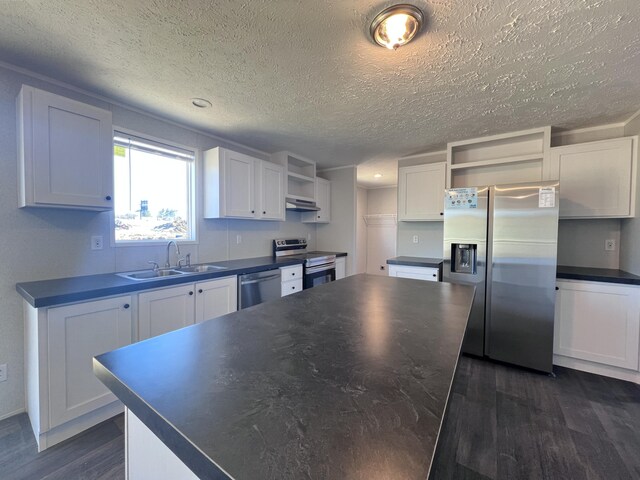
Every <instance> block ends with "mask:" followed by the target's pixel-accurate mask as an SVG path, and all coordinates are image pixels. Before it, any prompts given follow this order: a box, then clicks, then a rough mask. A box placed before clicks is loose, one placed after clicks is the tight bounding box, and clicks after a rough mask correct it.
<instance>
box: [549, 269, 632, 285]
mask: <svg viewBox="0 0 640 480" xmlns="http://www.w3.org/2000/svg"><path fill="white" fill-rule="evenodd" d="M556 278H561V279H565V280H586V281H589V282H607V283H622V284H625V285H640V276H638V275H634V274H632V273H629V272H625V271H624V270H616V269H612V268H591V267H569V266H566V265H558V268H557V271H556Z"/></svg>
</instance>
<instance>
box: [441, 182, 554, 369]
mask: <svg viewBox="0 0 640 480" xmlns="http://www.w3.org/2000/svg"><path fill="white" fill-rule="evenodd" d="M557 242H558V182H538V183H520V184H513V185H494V186H487V187H477V188H476V187H474V188H452V189H448V190H446V191H445V210H444V267H443V277H444V281H445V282H451V283H464V284H471V285H475V286H476V296H475V300H474V304H473V307H472V311H471V315H470V317H469V324H468V327H467V332H466V335H465V339H464V343H463V347H462V350H463V352H465V353H469V354H472V355H478V356H486V357H490V358H492V359H495V360H499V361H503V362H507V363H511V364H515V365H520V366H523V367H528V368H532V369H535V370H540V371H543V372H551V371H552V368H553V364H552V361H553V321H554V308H555V280H556V254H557Z"/></svg>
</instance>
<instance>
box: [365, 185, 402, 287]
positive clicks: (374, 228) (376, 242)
mask: <svg viewBox="0 0 640 480" xmlns="http://www.w3.org/2000/svg"><path fill="white" fill-rule="evenodd" d="M397 212H398V189H397V187H385V188H371V189H369V190H367V214H369V215H375V214H397ZM366 232H367V265H366V267H367V269H366V272H367V273H368V274H371V275H387V260H388V259H389V258H393V257H395V256H396V242H397V226H396V225H395V224H387V225H373V224H371V222H370V224H369V225H368V226H367V230H366Z"/></svg>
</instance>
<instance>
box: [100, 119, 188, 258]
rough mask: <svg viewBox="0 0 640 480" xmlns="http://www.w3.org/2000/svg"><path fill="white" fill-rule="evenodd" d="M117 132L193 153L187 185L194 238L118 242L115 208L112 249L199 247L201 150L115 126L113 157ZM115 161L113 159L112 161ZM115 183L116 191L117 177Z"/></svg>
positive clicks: (112, 226) (113, 169)
mask: <svg viewBox="0 0 640 480" xmlns="http://www.w3.org/2000/svg"><path fill="white" fill-rule="evenodd" d="M116 132H120V133H124V134H126V135H132V136H134V137H138V138H140V139H142V140H149V141H150V142H155V143H160V144H164V145H167V146H168V147H176V148H179V149H182V150H189V151H191V152H193V156H194V159H193V164H192V165H191V169H190V172H189V185H187V190H188V194H189V200H190V201H189V206H188V208H189V212H188V215H189V222H190V224H191V229H192V232H193V238H192V239H189V240H175V239H166V240H116V212H115V207H114V208H113V209H111V210H110V218H109V228H110V237H111V238H110V243H111V246H112V247H116V248H117V247H157V246H159V245H166V244H167V242H170V241H172V240H173V241H175V242H177V243H179V244H180V245H198V244H199V239H198V224H197V219H198V218H199V217H198V210H199V208H200V202H199V201H198V191H199V189H198V182H197V178H198V175H197V172H198V169H199V165H200V149H198V148H196V147H193V146H189V145H184V144H181V143H178V142H174V141H171V140H167V139H165V138H159V137H156V136H153V135H149V134H146V133H142V132H138V131H136V130H132V129H130V128H124V127H118V126H117V125H113V128H112V133H111V151H112V156H113V146H114V137H115V136H116ZM112 161H113V159H112ZM112 171H115V163H114V165H113V168H112ZM113 182H114V190H115V182H116V179H115V175H114V178H113Z"/></svg>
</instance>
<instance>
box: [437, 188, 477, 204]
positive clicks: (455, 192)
mask: <svg viewBox="0 0 640 480" xmlns="http://www.w3.org/2000/svg"><path fill="white" fill-rule="evenodd" d="M444 203H445V208H447V209H452V208H456V209H457V208H478V188H477V187H470V188H450V189H448V190H446V192H445V199H444Z"/></svg>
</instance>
